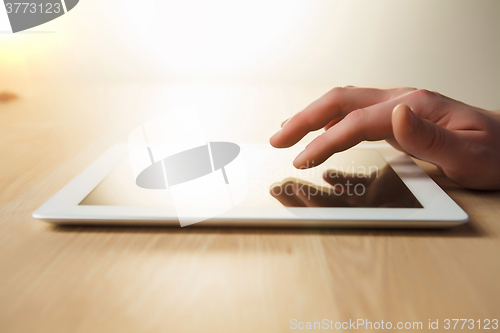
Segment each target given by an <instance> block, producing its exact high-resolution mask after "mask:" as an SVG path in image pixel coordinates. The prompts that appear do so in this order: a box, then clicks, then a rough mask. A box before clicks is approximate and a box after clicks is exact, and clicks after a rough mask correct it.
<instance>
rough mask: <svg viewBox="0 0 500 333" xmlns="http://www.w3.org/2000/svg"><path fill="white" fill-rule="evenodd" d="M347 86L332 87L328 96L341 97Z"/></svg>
mask: <svg viewBox="0 0 500 333" xmlns="http://www.w3.org/2000/svg"><path fill="white" fill-rule="evenodd" d="M345 90H346V88H345V87H335V88H333V89H330V91H328V93H327V94H328V96H329V97H330V98H334V99H336V98H339V97H340V96H341V95H342V94H344V92H345Z"/></svg>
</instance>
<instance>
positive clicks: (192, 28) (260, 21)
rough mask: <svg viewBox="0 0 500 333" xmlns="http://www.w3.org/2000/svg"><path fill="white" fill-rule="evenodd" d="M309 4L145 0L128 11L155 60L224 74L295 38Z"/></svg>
mask: <svg viewBox="0 0 500 333" xmlns="http://www.w3.org/2000/svg"><path fill="white" fill-rule="evenodd" d="M148 2H149V1H148ZM305 5H306V3H305V2H304V1H299V0H287V1H282V0H279V1H269V0H253V1H234V0H215V1H193V0H191V1H152V3H151V4H150V6H153V8H151V7H150V6H149V5H147V2H144V3H143V6H141V7H142V8H141V9H139V12H138V11H137V8H135V9H134V10H133V11H132V10H130V11H128V12H127V13H126V15H127V16H128V17H130V21H129V22H128V24H131V23H132V22H133V24H134V26H135V28H136V29H137V30H136V36H137V37H138V36H141V38H140V39H141V43H143V45H144V46H145V47H146V50H145V51H146V52H147V53H148V56H149V57H152V58H154V59H155V61H154V63H155V64H158V65H159V66H161V67H166V69H168V70H169V71H174V72H179V73H183V74H184V73H195V74H200V73H213V72H218V73H220V72H224V71H226V70H228V69H234V68H235V67H238V66H248V65H250V64H251V63H253V62H255V61H258V59H257V58H259V57H264V56H266V54H269V55H271V54H272V51H273V50H275V48H276V47H279V45H280V43H283V42H285V41H286V40H289V39H291V38H293V33H294V30H295V29H297V27H298V25H299V24H298V23H299V17H300V14H301V12H302V11H303V8H304V7H305ZM132 16H133V18H132ZM145 32H146V33H145Z"/></svg>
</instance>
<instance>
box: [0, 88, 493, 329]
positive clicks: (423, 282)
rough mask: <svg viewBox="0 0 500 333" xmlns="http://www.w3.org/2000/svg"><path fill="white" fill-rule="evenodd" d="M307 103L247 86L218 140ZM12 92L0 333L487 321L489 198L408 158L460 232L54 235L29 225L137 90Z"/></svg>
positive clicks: (7, 118)
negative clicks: (461, 218)
mask: <svg viewBox="0 0 500 333" xmlns="http://www.w3.org/2000/svg"><path fill="white" fill-rule="evenodd" d="M320 91H324V90H323V89H322V88H318V89H309V90H307V89H299V90H293V89H291V90H278V91H276V90H273V89H271V90H265V89H264V90H258V89H257V90H252V94H250V95H251V96H252V99H253V100H258V103H257V102H254V104H253V105H252V106H251V107H249V108H247V109H245V110H244V111H241V115H240V116H241V117H242V118H243V119H244V120H245V121H244V126H242V125H241V124H239V125H234V126H239V127H238V131H237V132H238V133H236V134H235V132H231V131H228V132H223V131H222V132H221V137H224V136H227V137H229V136H234V135H239V137H238V139H241V140H252V139H253V140H254V141H261V142H262V141H264V140H267V138H268V137H269V136H270V135H271V134H272V132H273V130H275V129H276V128H278V126H279V124H280V122H281V120H283V119H286V117H287V116H288V115H290V114H292V113H294V112H295V111H297V110H298V109H299V108H301V107H303V106H304V105H305V104H306V103H307V101H310V100H312V99H314V98H315V97H317V95H318V92H320ZM18 94H19V96H20V98H19V99H17V100H15V101H11V102H10V103H8V104H3V105H0V140H1V142H2V145H1V147H0V177H1V178H0V186H1V189H2V190H1V192H0V332H287V331H290V324H289V323H290V320H291V319H297V320H298V321H321V320H323V319H325V318H326V319H329V320H333V321H334V322H335V321H349V319H352V320H356V319H358V318H361V319H366V320H370V321H381V320H384V321H385V322H387V321H391V322H393V323H396V322H398V321H403V322H405V321H421V322H422V323H423V325H424V328H426V327H427V326H426V325H427V323H428V320H429V319H431V320H436V319H439V320H440V323H442V321H443V320H444V319H445V318H470V319H475V320H477V319H484V318H490V319H492V318H498V316H499V314H500V311H499V310H500V284H499V283H498V281H500V260H499V258H500V242H499V233H500V226H499V220H500V205H499V203H500V193H499V192H482V191H470V190H465V189H463V188H461V187H459V186H456V185H454V184H453V183H451V182H450V181H449V180H447V179H446V178H445V177H444V176H443V175H442V174H441V173H440V172H439V171H438V170H437V169H436V168H435V167H433V166H432V165H430V164H428V163H425V162H420V161H419V162H418V163H419V165H420V166H421V167H423V168H424V169H425V170H426V172H428V173H429V174H430V175H431V177H432V178H433V179H434V180H435V181H436V182H437V183H438V184H439V185H440V186H441V187H442V188H443V189H444V190H445V191H446V192H447V193H448V194H449V195H450V196H451V197H452V198H453V199H454V200H456V201H457V203H458V204H459V205H461V206H462V207H463V208H464V209H465V210H466V211H467V213H468V214H469V215H470V216H471V222H470V223H469V224H467V225H464V226H460V227H457V228H453V229H449V230H371V229H370V230H347V229H340V230H339V229H331V230H315V229H311V230H299V229H256V228H255V229H253V228H246V229H236V228H227V229H224V228H182V229H181V228H142V227H136V228H133V227H56V226H52V225H49V224H45V223H43V222H40V221H37V220H34V219H33V218H31V213H32V212H33V211H34V210H35V209H36V208H37V207H38V206H39V205H40V204H42V203H43V202H44V201H45V200H47V199H48V198H49V197H50V196H52V195H53V194H54V193H56V192H57V191H58V190H59V189H60V188H61V187H62V186H63V185H64V184H65V183H67V182H68V181H69V180H71V179H72V178H73V177H74V176H75V175H77V174H78V173H79V172H80V171H81V170H83V169H84V168H85V167H86V166H87V165H88V164H89V163H91V162H92V161H93V160H94V159H95V158H97V157H98V156H99V155H100V154H101V153H102V152H103V151H104V150H105V149H106V148H108V147H109V146H110V145H111V144H113V143H115V142H121V141H125V140H126V138H127V135H128V133H129V131H130V130H131V129H132V128H133V127H134V126H136V125H137V123H138V122H139V121H140V116H139V115H138V110H140V108H141V106H142V105H143V103H144V98H146V97H147V94H145V93H144V89H142V90H141V89H138V88H135V87H125V86H122V87H93V88H82V89H78V90H73V91H66V90H64V88H61V87H57V88H44V89H40V90H39V91H38V92H37V93H36V94H32V95H31V96H23V94H22V92H18ZM243 95H244V94H242V96H243ZM145 96H146V97H145ZM273 96H280V99H279V101H278V102H276V101H275V100H276V98H275V97H273ZM273 103H274V104H273ZM235 112H238V111H235ZM234 119H235V121H236V120H237V119H238V117H234ZM263 119H265V122H266V123H265V124H262V121H263ZM233 124H235V123H233ZM262 138H264V139H262Z"/></svg>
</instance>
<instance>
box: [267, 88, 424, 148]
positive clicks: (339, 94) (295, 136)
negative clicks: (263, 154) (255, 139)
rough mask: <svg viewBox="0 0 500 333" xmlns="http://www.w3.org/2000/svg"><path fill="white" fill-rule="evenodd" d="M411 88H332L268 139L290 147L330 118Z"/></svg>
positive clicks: (272, 143)
mask: <svg viewBox="0 0 500 333" xmlns="http://www.w3.org/2000/svg"><path fill="white" fill-rule="evenodd" d="M411 90H414V89H413V88H396V89H374V88H358V87H344V88H334V89H332V90H330V91H329V92H327V93H326V94H324V95H323V96H321V97H320V98H319V99H318V100H316V101H314V102H313V103H312V104H310V105H309V106H308V107H306V108H305V109H304V110H303V111H301V112H299V113H297V114H295V115H294V116H293V117H291V118H290V119H289V120H288V121H286V123H285V124H283V127H282V128H281V130H280V131H279V132H278V133H276V134H275V135H273V136H272V137H271V139H270V143H271V145H273V146H274V147H276V148H286V147H290V146H293V145H294V144H296V143H297V142H299V141H300V139H302V138H303V137H304V136H305V135H306V134H307V133H309V132H311V131H316V130H318V129H320V128H322V127H324V126H326V125H327V124H328V123H330V121H331V120H332V119H335V118H343V117H345V116H346V115H347V114H349V113H350V112H351V111H354V110H357V109H361V108H365V107H368V106H371V105H374V104H378V103H382V102H385V101H387V100H389V99H392V98H395V97H398V96H400V95H403V94H405V93H407V92H409V91H411Z"/></svg>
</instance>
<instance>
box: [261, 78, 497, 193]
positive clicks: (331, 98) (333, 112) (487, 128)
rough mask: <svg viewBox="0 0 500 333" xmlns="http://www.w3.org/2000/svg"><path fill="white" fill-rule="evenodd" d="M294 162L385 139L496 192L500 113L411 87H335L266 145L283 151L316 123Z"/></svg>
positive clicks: (463, 181) (302, 164) (315, 160)
mask: <svg viewBox="0 0 500 333" xmlns="http://www.w3.org/2000/svg"><path fill="white" fill-rule="evenodd" d="M323 127H324V128H325V130H326V131H325V132H324V133H323V134H321V135H320V136H318V137H317V138H315V139H314V140H313V141H312V142H311V143H310V144H309V145H307V147H306V149H305V150H304V151H303V152H302V153H300V154H299V155H298V156H297V157H296V158H295V160H294V162H293V164H294V166H295V167H296V168H309V167H312V166H317V165H319V164H321V163H323V162H324V161H325V160H326V159H328V158H329V157H330V156H331V155H333V154H335V153H337V152H341V151H344V150H347V149H349V148H351V147H353V146H355V145H356V144H358V143H359V142H361V141H364V140H367V141H377V140H384V139H385V140H387V142H389V143H390V144H391V145H393V146H394V147H395V148H397V149H399V150H401V151H404V152H406V153H408V154H411V155H413V156H415V157H417V158H419V159H422V160H426V161H429V162H432V163H434V164H436V165H437V166H438V168H439V169H440V170H442V171H443V172H444V173H445V175H446V176H448V177H449V178H450V179H451V180H453V181H454V182H456V183H458V184H460V185H463V186H465V187H468V188H474V189H500V115H499V114H497V113H496V112H493V111H487V110H483V109H480V108H477V107H473V106H470V105H467V104H464V103H462V102H459V101H456V100H453V99H451V98H449V97H446V96H443V95H441V94H438V93H435V92H431V91H428V90H420V89H419V90H417V89H415V88H396V89H372V88H357V87H344V88H334V89H332V90H330V91H329V92H327V93H326V94H325V95H323V96H322V97H321V98H319V99H318V100H316V101H315V102H313V103H312V104H310V105H309V106H308V107H307V108H305V109H304V110H303V111H301V112H299V113H297V114H296V115H294V116H293V117H292V118H290V119H288V120H287V121H285V122H284V123H283V124H282V128H281V130H280V131H279V132H278V133H276V134H275V135H274V136H273V137H271V140H270V142H271V145H273V146H274V147H276V148H286V147H290V146H292V145H294V144H296V143H297V142H298V141H299V140H300V139H302V138H303V137H304V136H305V135H306V134H307V133H309V132H311V131H315V130H319V129H321V128H323Z"/></svg>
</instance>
